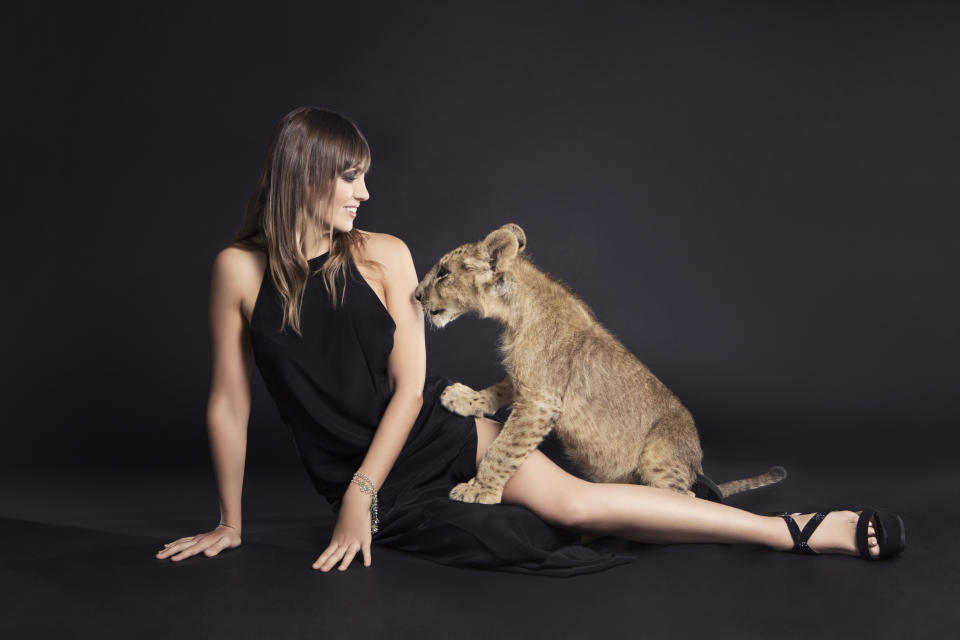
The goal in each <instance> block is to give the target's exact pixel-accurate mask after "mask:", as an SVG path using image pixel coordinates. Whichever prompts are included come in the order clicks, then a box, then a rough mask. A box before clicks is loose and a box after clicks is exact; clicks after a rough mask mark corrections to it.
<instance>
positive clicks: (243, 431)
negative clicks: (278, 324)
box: [207, 248, 267, 531]
mask: <svg viewBox="0 0 960 640" xmlns="http://www.w3.org/2000/svg"><path fill="white" fill-rule="evenodd" d="M256 267H257V265H256V261H254V260H252V259H251V256H250V255H249V254H246V255H245V254H244V252H242V251H241V250H239V249H235V248H227V249H224V250H223V251H221V252H220V254H219V255H218V256H217V258H216V259H215V260H214V263H213V273H212V275H211V285H210V345H211V365H212V366H211V372H210V396H209V398H208V399H207V434H208V436H209V439H210V453H211V455H212V457H213V464H214V468H215V469H216V475H217V489H218V490H219V493H220V515H221V520H220V522H221V523H223V524H226V525H229V526H231V527H234V528H236V529H237V530H238V531H239V530H240V525H241V517H240V516H241V507H240V502H241V500H240V496H241V492H242V489H243V470H244V462H245V459H246V452H247V424H248V422H249V419H250V374H251V365H252V362H251V347H250V334H249V329H248V328H247V321H246V318H244V316H243V312H242V310H241V306H240V303H241V301H242V300H243V291H244V289H245V288H249V286H250V283H251V282H256V281H257V280H258V279H259V277H260V274H259V273H257V272H256ZM263 277H267V276H266V275H265V274H264V275H263Z"/></svg>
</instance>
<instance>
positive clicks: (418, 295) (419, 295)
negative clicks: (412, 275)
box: [413, 287, 423, 302]
mask: <svg viewBox="0 0 960 640" xmlns="http://www.w3.org/2000/svg"><path fill="white" fill-rule="evenodd" d="M422 296H423V294H422V293H420V287H417V290H416V291H415V292H414V293H413V297H414V298H416V299H417V302H420V298H421V297H422Z"/></svg>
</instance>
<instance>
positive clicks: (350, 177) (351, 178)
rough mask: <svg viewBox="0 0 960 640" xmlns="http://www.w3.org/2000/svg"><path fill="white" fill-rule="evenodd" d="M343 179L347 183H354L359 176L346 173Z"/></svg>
mask: <svg viewBox="0 0 960 640" xmlns="http://www.w3.org/2000/svg"><path fill="white" fill-rule="evenodd" d="M341 177H342V178H343V179H344V180H346V181H347V182H353V181H354V180H356V179H357V174H355V173H345V174H343V175H342V176H341Z"/></svg>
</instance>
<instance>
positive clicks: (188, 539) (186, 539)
mask: <svg viewBox="0 0 960 640" xmlns="http://www.w3.org/2000/svg"><path fill="white" fill-rule="evenodd" d="M196 537H197V536H187V537H186V538H180V539H179V540H174V541H173V542H168V543H167V544H165V545H163V546H164V548H166V547H169V546H170V545H172V544H177V543H178V542H190V541H191V540H193V539H194V538H196Z"/></svg>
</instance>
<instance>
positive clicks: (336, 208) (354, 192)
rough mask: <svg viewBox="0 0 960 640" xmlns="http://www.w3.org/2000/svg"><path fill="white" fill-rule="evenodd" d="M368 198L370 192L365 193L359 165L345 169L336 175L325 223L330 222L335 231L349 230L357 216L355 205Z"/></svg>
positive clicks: (365, 188)
mask: <svg viewBox="0 0 960 640" xmlns="http://www.w3.org/2000/svg"><path fill="white" fill-rule="evenodd" d="M369 198H370V194H369V193H367V185H366V184H365V183H364V172H363V171H361V170H360V168H359V167H354V168H352V169H347V170H346V171H344V172H343V173H342V174H341V175H340V176H338V177H337V182H336V189H335V192H334V194H333V204H332V210H330V211H328V212H327V215H326V216H325V217H324V221H325V222H326V224H330V223H332V224H333V228H334V230H336V231H340V232H344V233H345V232H347V231H350V230H351V229H353V221H354V219H355V218H356V217H357V207H359V206H360V203H361V202H363V201H365V200H368V199H369ZM324 226H326V225H324Z"/></svg>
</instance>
